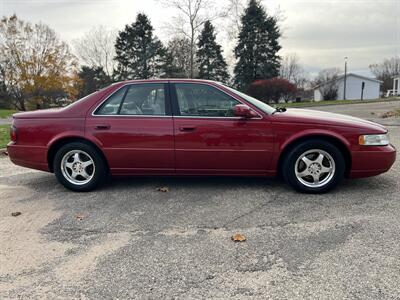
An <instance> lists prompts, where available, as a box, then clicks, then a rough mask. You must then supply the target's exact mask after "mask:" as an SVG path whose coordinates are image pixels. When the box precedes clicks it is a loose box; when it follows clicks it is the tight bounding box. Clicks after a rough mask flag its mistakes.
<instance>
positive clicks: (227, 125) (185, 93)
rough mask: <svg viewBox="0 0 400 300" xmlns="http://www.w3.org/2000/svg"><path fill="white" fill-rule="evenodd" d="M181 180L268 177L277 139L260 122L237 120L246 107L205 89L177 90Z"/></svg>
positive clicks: (215, 90)
mask: <svg viewBox="0 0 400 300" xmlns="http://www.w3.org/2000/svg"><path fill="white" fill-rule="evenodd" d="M171 88H172V95H173V97H172V98H173V101H175V102H174V103H175V106H176V107H177V108H175V115H174V132H175V165H176V171H177V173H178V174H226V175H234V174H238V175H239V174H253V175H256V174H265V173H266V170H267V169H268V166H269V163H270V159H271V153H272V150H273V149H272V147H273V135H272V131H271V129H270V124H269V122H268V121H267V120H265V119H264V118H262V117H261V115H260V117H259V118H254V119H243V118H239V117H235V116H234V114H233V107H234V106H235V105H236V104H240V103H241V102H240V101H238V100H237V99H234V98H232V97H231V96H230V95H228V94H227V93H225V92H223V91H221V90H220V89H218V88H216V87H214V86H212V85H208V84H203V83H175V84H172V86H171Z"/></svg>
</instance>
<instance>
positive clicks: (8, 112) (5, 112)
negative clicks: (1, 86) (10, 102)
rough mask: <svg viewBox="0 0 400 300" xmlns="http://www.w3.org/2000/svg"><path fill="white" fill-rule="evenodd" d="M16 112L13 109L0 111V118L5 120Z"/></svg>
mask: <svg viewBox="0 0 400 300" xmlns="http://www.w3.org/2000/svg"><path fill="white" fill-rule="evenodd" d="M16 112H17V111H16V110H13V109H0V118H2V119H5V118H8V117H11V115H12V114H13V113H16Z"/></svg>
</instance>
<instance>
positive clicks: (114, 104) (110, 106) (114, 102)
mask: <svg viewBox="0 0 400 300" xmlns="http://www.w3.org/2000/svg"><path fill="white" fill-rule="evenodd" d="M126 89H127V88H126V87H123V88H122V89H119V90H118V91H117V92H115V93H114V94H112V95H111V96H110V97H109V98H108V100H107V101H106V102H104V103H103V104H102V105H101V106H100V108H99V109H98V110H97V111H96V113H95V114H96V115H116V114H118V110H119V107H120V105H121V102H122V99H123V98H124V95H125V92H126Z"/></svg>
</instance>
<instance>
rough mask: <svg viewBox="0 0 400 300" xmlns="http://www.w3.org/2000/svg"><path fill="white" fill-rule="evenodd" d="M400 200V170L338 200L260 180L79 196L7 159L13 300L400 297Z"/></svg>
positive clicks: (399, 141) (0, 175) (4, 239)
mask: <svg viewBox="0 0 400 300" xmlns="http://www.w3.org/2000/svg"><path fill="white" fill-rule="evenodd" d="M399 104H400V103H399ZM323 109H324V110H332V111H337V109H339V108H338V107H334V106H330V107H324V108H323ZM365 109H366V110H368V108H365V107H364V106H359V105H357V108H356V107H355V105H350V106H347V107H346V109H345V111H344V112H346V113H349V114H353V115H357V114H360V111H364V110H365ZM396 122H398V121H396ZM389 129H390V130H391V136H392V140H393V143H394V144H395V145H396V146H397V147H400V127H399V126H393V127H389ZM162 186H167V187H168V188H169V190H170V191H169V192H167V193H162V192H159V191H157V188H158V187H162ZM399 200H400V163H399V162H397V163H396V164H395V166H394V167H393V169H392V170H391V171H390V172H388V173H387V174H384V175H381V176H378V177H375V178H369V179H360V180H347V181H345V182H343V184H342V185H341V186H340V187H339V188H338V189H337V190H335V191H334V192H332V193H329V194H326V195H303V194H298V193H295V192H293V191H292V190H291V189H290V188H288V187H287V186H286V185H285V184H283V183H281V182H280V181H279V180H272V179H246V178H203V179H199V178H197V179H193V178H192V179H171V178H169V179H168V178H147V179H143V178H142V179H137V178H128V179H118V180H114V181H113V182H112V183H110V184H108V185H106V186H104V187H103V188H102V189H100V190H98V191H96V192H92V193H87V194H76V193H72V192H69V191H66V190H65V189H64V188H62V187H61V186H60V185H59V184H57V182H56V180H55V178H54V176H53V175H51V174H46V173H42V172H35V171H31V170H29V169H24V168H19V167H16V166H13V165H12V164H11V163H10V162H9V161H8V159H7V158H2V159H0V298H1V299H8V298H36V299H43V298H48V299H52V298H64V299H71V298H72V299H75V298H76V299H110V298H114V299H115V298H119V299H126V298H141V299H142V298H147V299H158V298H162V299H170V298H179V299H187V298H219V299H225V298H233V299H243V298H245V299H246V298H247V299H253V298H256V299H268V298H274V299H288V298H297V299H298V298H309V299H346V298H347V299H395V298H398V297H399V295H400V285H399V282H400V247H399V240H400V201H399ZM16 211H19V212H21V213H22V214H21V215H20V216H17V217H12V216H11V213H12V212H16ZM235 233H242V234H244V235H245V236H246V238H247V241H246V242H243V243H234V242H232V241H231V239H230V238H231V236H232V235H233V234H235Z"/></svg>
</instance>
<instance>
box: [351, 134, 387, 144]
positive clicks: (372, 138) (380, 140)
mask: <svg viewBox="0 0 400 300" xmlns="http://www.w3.org/2000/svg"><path fill="white" fill-rule="evenodd" d="M358 143H359V144H360V145H362V146H387V145H389V136H388V135H387V134H371V135H361V136H360V137H359V138H358Z"/></svg>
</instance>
